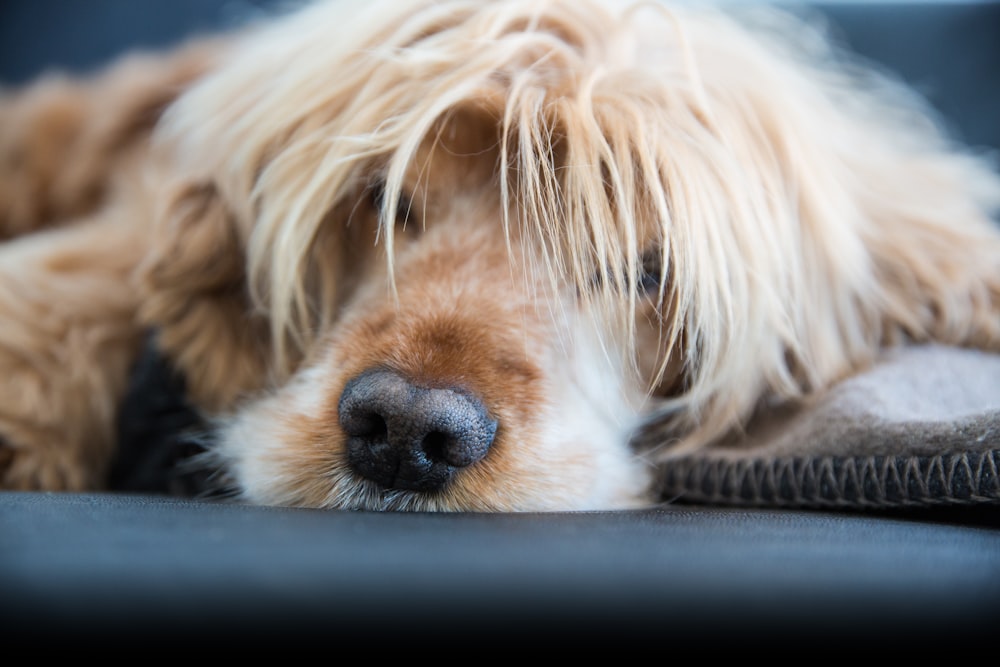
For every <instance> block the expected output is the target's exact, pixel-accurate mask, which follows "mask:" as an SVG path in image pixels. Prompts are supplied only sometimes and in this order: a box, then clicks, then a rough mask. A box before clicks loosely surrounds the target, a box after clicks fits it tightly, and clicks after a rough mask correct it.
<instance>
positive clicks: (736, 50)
mask: <svg viewBox="0 0 1000 667" xmlns="http://www.w3.org/2000/svg"><path fill="white" fill-rule="evenodd" d="M998 206H1000V179H998V177H997V175H996V173H995V171H994V170H993V168H992V165H991V164H990V163H989V162H988V161H987V160H986V159H985V158H983V157H981V156H979V155H977V154H975V153H974V152H973V151H972V150H970V149H968V148H964V147H962V146H960V145H957V144H956V143H955V142H953V141H951V140H950V139H949V138H948V137H947V135H946V133H945V132H944V131H942V130H941V129H940V123H938V122H937V121H936V120H935V118H934V115H933V113H932V112H931V111H929V110H928V107H927V105H926V104H924V103H923V102H922V101H921V100H919V98H918V97H917V96H916V95H915V94H914V93H912V92H911V91H909V90H907V89H906V88H905V86H902V85H900V84H898V83H895V82H893V81H891V80H890V79H889V78H888V77H887V76H885V75H882V74H879V73H876V72H875V71H874V70H873V69H872V68H869V67H866V66H863V65H861V64H859V63H857V62H856V61H855V60H854V59H852V58H849V57H848V56H847V55H845V54H844V53H841V52H839V51H838V49H837V48H836V46H835V45H833V44H832V43H831V40H829V39H827V38H826V37H825V36H824V33H823V31H822V30H821V29H820V28H816V27H815V26H812V25H811V24H809V23H808V22H804V21H802V20H801V19H799V18H795V17H792V16H791V15H786V14H783V13H781V12H777V11H767V12H763V11H758V12H754V13H752V14H745V15H744V14H741V13H738V12H735V10H728V11H724V10H722V9H710V8H706V7H695V6H689V5H679V6H672V5H669V4H661V3H654V2H642V3H625V2H613V1H607V2H605V1H601V0H552V1H539V0H503V1H501V2H488V1H480V0H436V1H430V0H408V1H406V2H401V1H399V0H391V1H385V0H383V1H377V2H369V3H353V2H345V1H340V2H338V1H320V2H312V3H309V4H306V5H305V6H302V7H300V8H297V9H294V10H291V11H289V12H288V13H287V14H284V15H279V16H275V17H272V18H269V19H267V20H262V21H257V22H252V23H250V24H249V25H247V26H245V27H241V28H239V29H235V30H234V31H232V32H231V33H230V34H221V35H217V36H209V37H204V38H200V39H195V40H192V41H191V42H189V43H186V44H182V45H179V46H177V47H176V48H175V49H173V50H170V51H168V52H165V53H152V54H150V53H147V54H135V55H131V56H129V57H126V58H124V59H123V60H122V61H120V62H118V63H116V64H113V65H110V66H108V67H107V68H106V69H104V70H102V71H101V72H98V73H95V74H94V75H92V76H87V77H83V76H81V77H77V78H72V77H59V76H50V77H47V78H45V79H43V80H40V81H38V82H37V83H34V84H32V85H29V86H27V87H26V88H24V89H20V90H9V91H6V92H5V93H4V94H3V97H2V98H0V236H2V238H3V239H4V242H3V244H2V245H0V321H2V322H3V324H2V326H0V378H2V382H0V487H2V488H5V489H44V490H75V491H79V490H93V489H101V488H103V487H104V485H105V484H106V483H107V475H108V469H109V466H110V465H111V461H112V460H113V459H114V456H115V450H116V435H115V423H116V420H117V419H118V417H119V411H120V409H121V408H120V406H121V402H122V400H123V396H124V394H125V392H126V390H127V385H128V382H129V380H128V378H129V374H130V369H131V368H133V366H134V365H135V364H136V359H137V358H138V356H139V354H140V353H141V350H142V348H143V341H144V340H146V335H147V333H148V332H153V336H154V338H153V340H154V341H155V347H156V350H157V351H158V353H159V354H161V355H162V356H163V358H165V359H166V360H168V362H169V364H170V366H171V368H173V369H175V370H176V372H177V373H178V374H179V376H181V377H183V379H184V386H185V390H186V392H187V399H188V400H189V401H190V403H191V404H192V405H193V406H195V407H196V409H197V410H198V412H199V414H201V415H203V416H204V418H205V419H206V424H207V426H206V432H205V434H204V437H205V438H206V439H207V444H206V452H205V454H204V455H203V457H204V458H203V459H202V460H201V463H203V464H204V465H206V466H210V468H211V469H212V470H217V471H218V472H217V475H218V479H219V481H220V484H222V485H223V486H227V488H231V494H232V495H231V497H232V498H234V499H237V500H239V501H243V502H250V503H261V504H274V505H287V506H301V507H315V508H341V509H363V510H419V511H562V510H566V511H569V510H586V509H623V508H634V507H642V506H647V505H650V504H652V503H657V502H659V501H660V500H661V499H659V498H657V497H655V495H654V494H653V493H652V492H651V488H653V484H652V481H653V479H654V478H655V471H656V470H657V469H658V467H659V466H664V465H669V464H670V459H671V458H672V457H674V456H677V455H678V454H680V453H685V452H692V451H698V450H700V449H704V448H709V447H712V446H713V444H714V443H717V442H719V441H720V439H723V438H726V437H729V436H732V435H733V434H738V433H739V432H740V430H741V429H742V428H744V427H745V425H746V424H747V422H748V420H750V419H751V418H753V416H754V415H755V414H758V413H759V412H760V411H761V410H766V409H768V407H769V406H773V405H776V404H794V403H795V402H798V401H803V400H807V399H808V398H809V397H811V396H816V395H818V394H820V393H821V392H823V391H824V390H826V389H827V388H829V387H830V386H832V385H834V384H835V383H836V382H838V381H839V380H841V379H843V378H845V377H848V376H850V375H852V374H854V373H857V372H859V371H861V370H863V369H865V368H867V367H868V366H869V365H870V364H872V363H873V361H875V360H876V359H877V358H878V356H879V354H880V352H881V351H882V350H884V349H885V348H887V347H891V346H898V345H905V344H912V343H919V342H924V341H939V342H943V343H946V344H952V345H963V346H975V347H979V348H984V349H1000V317H998V314H1000V271H998V264H1000V235H998V233H997V230H996V229H995V223H994V219H993V216H994V214H995V212H996V210H997V208H998Z"/></svg>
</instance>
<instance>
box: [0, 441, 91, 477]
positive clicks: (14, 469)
mask: <svg viewBox="0 0 1000 667" xmlns="http://www.w3.org/2000/svg"><path fill="white" fill-rule="evenodd" d="M90 477H91V475H89V474H88V472H87V470H86V467H85V466H84V465H82V464H81V463H80V462H77V461H73V460H71V459H70V458H68V457H66V456H61V455H59V452H58V450H57V449H52V448H40V447H25V446H21V445H15V444H13V441H12V440H11V439H10V438H6V437H4V436H2V435H0V490H5V491H83V490H86V489H88V488H90V487H91V486H92V484H90Z"/></svg>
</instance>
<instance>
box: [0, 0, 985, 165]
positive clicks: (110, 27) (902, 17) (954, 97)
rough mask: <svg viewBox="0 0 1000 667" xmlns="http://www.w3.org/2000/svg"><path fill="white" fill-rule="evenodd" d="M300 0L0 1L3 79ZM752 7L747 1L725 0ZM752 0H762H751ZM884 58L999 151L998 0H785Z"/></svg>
mask: <svg viewBox="0 0 1000 667" xmlns="http://www.w3.org/2000/svg"><path fill="white" fill-rule="evenodd" d="M300 1H301V0H0V86H5V87H9V86H16V85H18V84H22V83H24V82H26V81H28V80H30V79H31V78H32V77H34V76H37V75H38V74H40V73H41V72H44V71H46V70H50V69H69V70H72V71H76V72H84V71H87V70H88V69H92V68H94V67H97V66H99V65H100V64H101V63H103V62H106V61H107V60H109V59H110V58H112V57H114V56H115V55H116V54H118V53H120V52H122V51H124V50H126V49H134V48H143V49H156V48H163V47H167V46H169V45H170V44H172V43H175V42H177V41H178V40H180V39H183V38H185V37H188V36H191V35H194V34H198V33H204V32H208V31H213V30H218V29H224V28H227V27H234V26H237V25H239V24H240V23H242V22H244V21H247V20H252V19H254V18H257V17H261V16H265V15H266V14H267V13H269V12H273V11H278V10H281V9H282V8H285V7H291V6H294V5H295V4H297V3H298V2H300ZM723 3H725V4H730V5H749V4H752V2H750V1H749V0H723ZM758 4H759V3H758ZM780 4H782V5H783V6H788V7H792V8H794V9H795V10H796V11H799V12H808V13H810V14H812V15H814V17H815V18H816V20H820V21H824V22H827V23H828V24H829V29H830V31H831V33H832V35H833V36H834V38H835V40H836V41H838V42H840V43H841V44H844V45H847V46H848V47H849V48H851V49H852V50H854V51H856V52H857V53H860V54H862V55H863V56H865V57H868V58H871V59H874V60H876V61H879V62H881V63H884V64H885V65H886V66H887V67H888V68H889V69H891V70H892V71H894V72H896V73H897V74H898V75H899V76H901V77H902V78H904V79H905V80H906V81H907V82H909V83H910V84H911V85H913V86H914V87H915V88H917V90H918V91H920V92H921V93H922V94H923V95H924V96H925V97H927V98H928V99H929V100H930V102H931V103H932V105H933V106H934V107H936V108H937V109H938V110H939V111H940V112H941V113H942V114H943V115H944V117H945V119H946V121H947V123H948V124H949V125H950V126H951V129H952V131H953V134H956V135H957V136H958V138H960V139H962V140H964V141H966V142H968V143H971V144H973V145H975V146H982V147H987V148H993V149H1000V85H986V83H987V82H989V83H990V84H994V83H995V84H1000V2H984V1H975V0H972V1H970V0H964V1H956V0H943V1H938V2H928V1H925V0H917V1H913V0H911V1H908V2H906V1H882V2H866V1H864V0H858V1H846V2H845V1H840V2H838V1H826V2H817V3H803V2H783V3H780Z"/></svg>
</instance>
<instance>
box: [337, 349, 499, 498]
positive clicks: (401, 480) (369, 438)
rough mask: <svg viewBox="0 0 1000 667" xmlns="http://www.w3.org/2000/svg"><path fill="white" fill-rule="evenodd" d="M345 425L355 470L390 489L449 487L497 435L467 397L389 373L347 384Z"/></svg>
mask: <svg viewBox="0 0 1000 667" xmlns="http://www.w3.org/2000/svg"><path fill="white" fill-rule="evenodd" d="M339 419H340V424H341V427H342V428H343V429H344V432H345V433H346V434H347V436H348V439H347V453H348V461H349V463H350V465H351V467H352V468H353V469H354V470H355V472H357V473H358V474H360V475H362V476H363V477H366V478H368V479H371V480H373V481H375V482H377V483H379V484H380V485H382V486H385V487H389V488H406V489H415V490H423V491H426V490H433V489H439V488H441V487H443V486H444V485H445V484H447V483H448V482H449V481H450V480H451V478H452V476H453V475H454V473H455V471H456V469H458V468H464V467H467V466H470V465H472V464H473V463H476V462H477V461H480V460H482V459H483V458H484V457H485V456H486V454H487V452H488V451H489V448H490V446H491V445H492V444H493V439H494V436H495V435H496V429H497V423H496V421H495V420H493V419H491V418H490V417H489V414H488V413H487V412H486V408H485V406H484V405H483V404H482V402H481V401H480V400H479V399H478V398H476V397H475V396H473V395H471V394H469V393H468V392H465V391H462V390H460V389H457V388H426V387H418V386H415V385H413V384H412V383H410V382H409V381H408V380H406V379H405V378H404V377H402V376H400V375H399V374H397V373H395V372H393V371H389V370H384V369H376V370H371V371H366V372H364V373H362V374H361V375H359V376H357V377H355V378H353V379H352V380H350V381H349V382H348V383H347V385H346V386H345V387H344V391H343V394H342V395H341V398H340V404H339Z"/></svg>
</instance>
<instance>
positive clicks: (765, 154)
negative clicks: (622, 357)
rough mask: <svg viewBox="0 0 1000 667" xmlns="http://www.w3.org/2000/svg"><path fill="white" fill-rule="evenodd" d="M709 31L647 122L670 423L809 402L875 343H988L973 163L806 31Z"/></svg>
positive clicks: (710, 426)
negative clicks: (662, 252)
mask: <svg viewBox="0 0 1000 667" xmlns="http://www.w3.org/2000/svg"><path fill="white" fill-rule="evenodd" d="M716 18H718V17H710V20H706V21H704V22H702V23H697V22H692V23H689V24H686V31H687V32H686V33H685V36H686V37H687V38H688V45H689V48H690V51H691V54H692V58H693V59H692V63H694V66H693V67H692V69H691V70H690V71H688V72H687V73H685V74H684V76H680V75H678V76H677V77H675V78H673V79H670V84H671V86H672V87H668V89H669V90H670V91H671V94H676V95H677V96H678V97H679V98H680V99H681V100H682V101H683V102H684V103H683V104H678V103H673V104H671V105H669V106H668V105H663V107H664V108H665V109H667V111H666V113H667V115H668V116H669V122H668V123H662V124H660V125H659V126H658V127H659V128H660V131H661V135H662V136H663V137H664V138H663V140H662V142H661V143H662V147H661V149H660V150H661V154H662V155H664V156H666V158H665V159H662V160H661V161H660V164H661V165H663V166H662V167H661V172H662V174H663V176H662V182H663V191H664V192H665V194H664V199H665V200H666V201H667V203H666V204H665V205H664V206H663V208H664V209H665V210H666V214H664V215H662V216H661V219H662V220H664V221H665V223H664V224H663V232H662V238H663V239H664V242H665V243H668V244H669V247H668V248H667V250H668V257H667V260H668V262H669V266H670V267H671V278H672V282H671V283H670V285H669V286H670V287H671V289H673V294H672V296H674V300H673V301H669V302H668V303H671V304H677V307H676V308H675V309H674V311H673V312H674V313H676V320H677V327H679V328H681V330H682V331H683V333H684V339H683V340H684V341H685V342H684V349H683V350H682V355H681V356H682V358H683V359H684V360H685V364H686V366H685V370H686V371H687V376H688V378H689V381H688V383H687V385H686V389H685V392H684V396H683V397H681V400H683V401H684V405H683V406H682V407H684V408H687V410H679V411H675V413H672V414H678V415H681V416H682V417H678V419H682V418H683V416H684V415H691V414H695V415H699V417H700V419H698V420H697V421H696V423H694V424H690V425H688V426H689V427H690V428H692V429H694V428H697V429H700V430H701V431H704V436H703V437H702V438H701V439H702V441H703V440H704V439H711V438H712V437H714V436H716V435H718V431H720V430H724V428H725V427H726V426H727V425H730V424H732V423H733V422H734V421H739V420H740V419H743V418H745V417H746V416H747V415H749V414H750V413H751V412H752V411H753V409H754V408H755V406H756V402H757V401H758V399H759V398H760V397H761V396H762V395H770V394H778V395H779V396H782V397H788V398H799V397H801V396H802V395H804V394H805V393H808V392H811V391H814V390H819V389H823V388H825V387H828V386H830V384H831V383H833V382H835V381H837V380H839V379H841V378H843V377H845V376H846V375H848V374H851V373H853V372H856V371H857V370H859V369H860V368H863V367H864V366H865V365H867V364H869V363H871V362H872V361H873V360H874V359H875V358H876V356H877V354H878V353H879V350H880V349H881V348H882V346H883V345H884V344H886V343H892V342H895V341H902V340H910V341H914V340H916V341H930V340H934V341H939V342H944V343H948V344H976V345H986V346H991V347H993V348H996V347H998V346H1000V317H998V315H997V312H998V305H1000V236H998V234H997V230H996V228H995V225H994V223H993V222H992V221H991V216H992V215H993V214H995V213H996V211H997V210H998V207H1000V206H998V205H1000V179H998V178H997V175H996V173H995V171H993V170H992V169H991V166H990V165H989V164H988V162H987V161H986V160H984V159H983V157H982V156H981V155H977V154H976V153H975V151H972V150H969V149H966V148H962V147H960V146H959V145H957V144H956V143H955V142H954V141H953V140H951V139H950V138H949V137H948V132H947V128H945V127H944V126H943V125H942V123H941V122H940V121H939V120H938V119H937V118H936V115H935V114H934V112H933V111H932V110H930V109H929V108H928V106H927V104H926V103H925V102H923V101H922V100H919V99H918V98H917V97H916V96H915V95H914V94H913V93H912V92H911V91H910V90H908V89H907V88H906V87H905V86H904V85H902V84H901V83H899V82H898V81H895V80H893V79H892V78H891V77H890V76H885V75H884V74H882V73H880V72H877V71H874V70H873V69H872V68H871V67H870V65H868V64H866V63H863V62H858V61H857V60H856V59H855V58H853V57H851V56H849V55H847V54H844V53H840V52H838V51H837V49H836V48H835V47H833V46H831V44H830V42H829V41H828V39H827V37H826V35H824V34H822V31H813V30H812V29H811V28H809V27H808V26H806V25H802V24H800V23H799V22H798V21H792V20H791V19H790V18H789V17H786V16H785V15H784V14H781V15H778V16H774V15H772V14H770V13H766V14H764V15H761V16H760V17H751V18H754V19H755V20H761V21H764V23H763V24H762V25H761V26H760V34H757V33H756V32H753V31H747V30H745V29H744V24H734V23H730V22H729V21H719V20H716ZM746 25H750V23H749V21H748V23H747V24H746ZM737 73H738V74H737ZM682 95H683V96H684V97H680V96H682ZM650 190H651V191H654V189H652V188H651V189H650ZM697 439H698V438H692V441H695V440H697Z"/></svg>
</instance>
